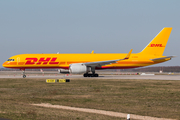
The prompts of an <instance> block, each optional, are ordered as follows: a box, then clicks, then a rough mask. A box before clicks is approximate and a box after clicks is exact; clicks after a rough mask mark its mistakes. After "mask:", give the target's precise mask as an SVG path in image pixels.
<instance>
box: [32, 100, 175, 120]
mask: <svg viewBox="0 0 180 120" xmlns="http://www.w3.org/2000/svg"><path fill="white" fill-rule="evenodd" d="M31 105H34V106H40V107H47V108H56V109H65V110H75V111H80V112H87V113H95V114H102V115H107V116H112V117H120V118H126V117H127V113H120V112H112V111H105V110H96V109H88V108H77V107H69V106H62V105H51V104H49V103H41V104H31ZM130 117H131V119H138V120H175V119H167V118H156V117H149V116H141V115H134V114H130Z"/></svg>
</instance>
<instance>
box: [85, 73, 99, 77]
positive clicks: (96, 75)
mask: <svg viewBox="0 0 180 120" xmlns="http://www.w3.org/2000/svg"><path fill="white" fill-rule="evenodd" d="M83 76H84V77H99V75H98V74H88V73H85V74H84V75H83Z"/></svg>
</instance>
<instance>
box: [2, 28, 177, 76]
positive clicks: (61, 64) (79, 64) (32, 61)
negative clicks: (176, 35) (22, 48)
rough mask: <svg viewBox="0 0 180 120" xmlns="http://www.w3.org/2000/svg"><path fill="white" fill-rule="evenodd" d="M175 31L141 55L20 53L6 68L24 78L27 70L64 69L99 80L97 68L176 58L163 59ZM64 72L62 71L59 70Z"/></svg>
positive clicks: (167, 31)
mask: <svg viewBox="0 0 180 120" xmlns="http://www.w3.org/2000/svg"><path fill="white" fill-rule="evenodd" d="M171 30H172V28H171V27H165V28H163V29H162V30H161V32H160V33H159V34H158V35H157V36H156V37H155V38H154V39H153V40H152V41H151V42H150V43H149V44H148V45H147V46H146V47H145V48H144V49H143V50H142V51H141V52H139V53H132V54H131V52H132V49H131V50H130V52H129V53H111V54H106V53H94V51H92V52H91V53H87V54H20V55H15V56H12V57H10V58H9V59H8V60H7V61H6V62H4V63H3V67H6V68H14V69H20V70H22V71H23V78H25V77H26V75H25V69H45V68H46V69H47V68H51V69H52V68H56V69H64V70H66V71H67V72H69V73H71V74H82V73H84V77H98V74H97V73H95V70H96V69H127V68H137V67H143V66H148V65H154V64H157V63H162V62H165V61H168V60H171V58H173V57H174V56H163V52H164V49H165V47H166V44H167V41H168V39H169V36H170V33H171ZM60 72H62V71H60Z"/></svg>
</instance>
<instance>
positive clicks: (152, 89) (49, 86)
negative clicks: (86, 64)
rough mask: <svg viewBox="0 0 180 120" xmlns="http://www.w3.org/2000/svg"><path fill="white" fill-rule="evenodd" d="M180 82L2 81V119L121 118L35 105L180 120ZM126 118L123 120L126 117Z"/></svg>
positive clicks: (0, 102)
mask: <svg viewBox="0 0 180 120" xmlns="http://www.w3.org/2000/svg"><path fill="white" fill-rule="evenodd" d="M179 86H180V81H162V80H159V81H156V80H99V79H98V80H96V79H88V80H87V79H72V80H71V82H69V83H46V82H45V79H0V118H9V119H65V120H66V119H67V120H68V119H81V120H82V119H83V120H86V119H109V120H112V119H119V118H116V117H109V116H104V115H96V114H90V113H83V112H77V111H67V110H61V109H52V108H41V107H36V106H31V105H30V104H34V103H37V104H39V103H51V104H55V105H64V106H73V107H81V108H92V109H100V110H108V111H115V112H123V113H129V114H137V115H143V116H153V117H160V118H161V117H162V118H174V119H180V87H179ZM122 119H123V118H122Z"/></svg>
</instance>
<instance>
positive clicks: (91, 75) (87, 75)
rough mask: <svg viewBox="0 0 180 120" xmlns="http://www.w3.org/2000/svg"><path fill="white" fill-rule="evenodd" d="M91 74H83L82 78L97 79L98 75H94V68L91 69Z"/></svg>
mask: <svg viewBox="0 0 180 120" xmlns="http://www.w3.org/2000/svg"><path fill="white" fill-rule="evenodd" d="M91 71H92V74H88V73H85V74H84V75H83V76H84V77H99V75H98V74H96V73H95V67H91Z"/></svg>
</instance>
